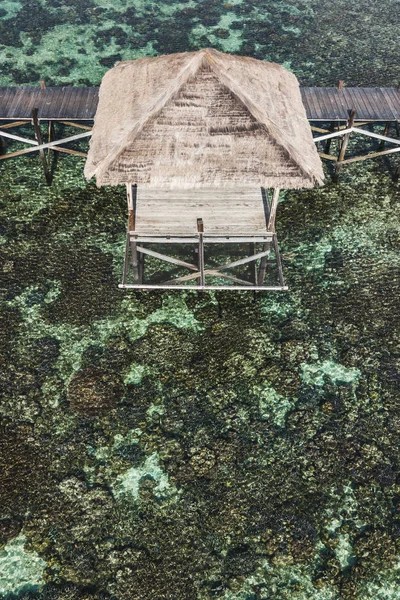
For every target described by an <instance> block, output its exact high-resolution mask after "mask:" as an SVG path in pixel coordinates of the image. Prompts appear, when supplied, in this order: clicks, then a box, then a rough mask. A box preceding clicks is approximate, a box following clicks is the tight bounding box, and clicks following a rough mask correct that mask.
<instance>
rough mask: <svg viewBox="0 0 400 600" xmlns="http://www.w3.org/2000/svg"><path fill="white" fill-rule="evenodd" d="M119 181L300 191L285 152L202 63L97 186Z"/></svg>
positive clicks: (301, 180) (300, 183)
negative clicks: (259, 187) (264, 187)
mask: <svg viewBox="0 0 400 600" xmlns="http://www.w3.org/2000/svg"><path fill="white" fill-rule="evenodd" d="M124 181H126V182H131V183H138V184H139V185H140V184H145V185H146V184H147V185H149V186H152V187H160V188H162V187H165V188H195V187H197V186H198V187H202V186H205V185H209V186H214V185H215V186H222V187H230V186H235V185H240V186H242V187H243V186H246V185H248V186H251V187H254V186H257V185H260V186H269V187H288V188H297V187H306V185H305V183H304V173H303V172H301V171H300V169H299V167H298V165H297V164H296V163H295V162H294V161H293V160H292V159H291V157H290V156H288V153H287V151H285V150H284V149H283V148H282V147H281V146H279V145H277V144H276V142H275V141H274V140H273V139H272V138H271V137H270V135H269V134H268V133H267V131H266V129H265V128H264V126H263V125H262V124H260V123H258V122H257V121H256V119H255V118H254V117H253V116H252V115H251V114H250V112H249V111H248V110H247V109H246V108H245V106H244V105H243V104H242V102H240V101H239V100H238V99H237V98H236V97H235V96H234V94H233V93H232V92H231V91H230V90H229V89H228V88H227V87H225V86H224V85H223V84H222V83H221V82H220V81H219V79H218V78H217V77H216V75H215V74H214V73H213V71H212V70H211V69H210V68H209V67H208V66H207V65H204V66H203V67H202V68H201V70H200V71H199V72H198V73H197V74H196V77H195V78H192V79H191V80H189V81H188V82H187V83H186V84H185V85H184V86H183V87H182V88H181V89H180V90H179V92H178V93H177V94H176V95H175V96H174V97H173V98H172V99H171V100H170V101H169V102H168V103H167V104H166V105H165V106H164V108H163V109H162V110H161V111H160V112H159V113H158V114H157V115H156V116H155V117H153V118H152V119H150V120H149V121H148V122H147V124H146V125H145V126H144V128H143V129H142V131H141V133H140V134H139V135H138V136H137V137H136V139H135V141H134V143H132V144H131V145H129V146H127V147H126V148H125V149H123V150H122V152H121V153H120V154H119V156H118V157H117V158H116V159H115V160H114V161H113V163H111V165H110V166H109V167H108V169H107V170H106V172H104V173H102V175H101V182H100V183H101V184H102V185H107V184H116V183H120V182H124ZM284 182H286V186H285V185H282V184H283V183H284ZM98 183H99V182H98ZM312 185H313V182H312V181H311V180H310V186H309V187H312Z"/></svg>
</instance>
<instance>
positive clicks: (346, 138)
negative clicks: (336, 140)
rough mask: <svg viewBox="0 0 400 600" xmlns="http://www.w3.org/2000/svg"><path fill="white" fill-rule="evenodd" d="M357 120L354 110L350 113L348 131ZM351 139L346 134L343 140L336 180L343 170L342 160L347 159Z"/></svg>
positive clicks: (336, 167)
mask: <svg viewBox="0 0 400 600" xmlns="http://www.w3.org/2000/svg"><path fill="white" fill-rule="evenodd" d="M355 118H356V111H355V110H354V108H353V109H352V110H351V111H350V115H349V120H348V123H347V127H346V129H350V128H351V127H353V125H354V121H355ZM349 138H350V133H345V134H344V136H343V140H342V143H341V146H340V151H339V156H338V160H337V163H336V165H335V179H337V178H338V176H339V171H340V169H341V168H342V165H341V162H342V160H343V159H344V157H345V154H346V148H347V144H348V143H349Z"/></svg>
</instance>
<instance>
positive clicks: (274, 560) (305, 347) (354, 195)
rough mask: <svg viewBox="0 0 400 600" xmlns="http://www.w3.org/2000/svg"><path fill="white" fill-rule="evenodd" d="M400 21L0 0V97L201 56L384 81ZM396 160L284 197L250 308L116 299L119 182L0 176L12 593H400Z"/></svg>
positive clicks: (77, 171) (0, 547)
mask: <svg viewBox="0 0 400 600" xmlns="http://www.w3.org/2000/svg"><path fill="white" fill-rule="evenodd" d="M399 9H400V2H399V0H379V1H375V0H356V1H354V2H349V1H348V0H333V1H332V0H297V1H291V2H290V1H284V0H283V1H275V2H272V1H267V0H232V1H231V2H225V3H223V2H218V1H217V0H189V1H187V2H178V3H176V2H171V1H169V0H166V1H163V2H157V3H156V2H147V1H145V0H140V1H139V0H19V1H18V0H2V1H1V2H0V85H15V84H17V85H23V84H30V85H38V84H39V80H40V79H44V80H45V81H46V83H47V85H60V84H74V85H83V86H86V85H93V84H96V85H98V84H99V82H100V80H101V78H102V76H103V74H104V73H105V72H106V71H107V70H108V69H109V68H111V67H112V66H113V64H114V63H115V62H116V61H118V60H126V59H134V58H137V57H140V56H154V55H157V54H160V53H171V52H177V51H185V50H194V49H198V48H201V47H207V46H213V47H215V48H217V49H220V50H222V51H226V52H235V53H238V54H245V55H249V56H254V57H256V58H259V59H268V60H271V61H274V62H278V63H280V64H283V65H284V66H286V67H287V68H288V69H290V70H291V71H293V72H294V73H295V74H296V75H297V76H298V78H299V80H300V82H301V84H303V85H320V86H326V85H331V86H334V85H336V84H337V81H338V80H339V79H344V80H345V82H346V84H347V85H352V86H369V85H372V86H375V85H376V86H395V85H397V84H398V83H399V82H400V60H399V48H400V39H399V32H400V10H399ZM65 132H66V133H68V130H67V129H66V130H65ZM27 133H28V132H27ZM29 133H30V135H31V132H29ZM392 133H393V134H394V133H395V132H394V130H393V131H392ZM357 144H358V142H357ZM16 147H18V146H13V148H16ZM80 147H81V148H82V147H84V145H81V146H80ZM360 148H361V146H360V147H358V146H355V145H354V143H352V144H351V145H350V147H349V152H352V151H355V150H359V149H360ZM365 149H366V147H365ZM332 151H337V147H336V146H335V145H334V144H332ZM398 156H399V155H397V158H396V155H393V156H392V157H389V158H386V159H383V158H379V159H376V160H371V161H367V162H365V163H353V164H351V165H349V166H346V168H344V169H343V170H342V173H341V176H340V180H339V183H333V182H332V181H331V179H330V176H329V171H328V169H327V170H326V174H327V180H326V185H325V187H323V188H321V189H316V190H311V191H304V192H303V191H289V192H285V193H284V194H283V197H282V202H281V205H280V206H279V210H278V220H277V231H278V236H279V239H280V244H281V250H282V258H283V263H284V272H285V276H286V280H287V283H288V285H289V288H290V289H289V291H288V292H283V293H282V292H281V293H277V292H271V293H262V294H259V295H258V296H256V297H254V295H253V294H252V293H249V292H240V293H239V292H238V293H234V292H229V291H218V292H207V293H202V294H197V293H196V292H193V291H183V292H178V291H175V292H162V291H156V292H151V293H150V292H145V293H136V292H131V291H123V290H120V289H118V283H119V281H120V277H121V271H122V260H123V253H124V237H125V224H126V216H125V191H124V189H123V188H122V187H119V188H102V189H97V188H96V186H95V184H94V182H93V181H90V182H86V181H85V180H84V178H83V166H84V159H82V158H79V157H76V156H69V155H62V156H60V157H59V159H58V164H57V167H56V170H55V174H54V182H53V185H52V186H51V187H49V186H47V185H46V182H45V181H44V177H43V174H42V170H41V166H40V162H39V159H38V157H37V156H36V155H29V156H24V157H19V158H17V159H12V160H8V161H4V162H2V164H1V166H0V234H1V237H0V252H1V264H0V266H1V269H0V270H1V281H0V289H1V293H2V296H1V297H2V300H1V302H2V308H1V317H0V347H1V352H0V361H1V364H0V367H1V368H0V371H1V375H0V389H1V400H0V597H1V598H12V599H16V598H18V599H24V600H28V599H29V600H211V599H219V600H354V599H356V600H389V599H390V600H397V599H400V443H399V442H400V395H399V388H400V371H399V369H400V345H399V340H400V332H399V322H400V308H399V296H400V280H399V266H400V259H399V248H400V228H399V221H400V193H399V189H400V188H399V184H396V183H394V182H393V180H392V179H391V173H393V171H394V169H395V168H396V165H397V164H398V160H399V159H398Z"/></svg>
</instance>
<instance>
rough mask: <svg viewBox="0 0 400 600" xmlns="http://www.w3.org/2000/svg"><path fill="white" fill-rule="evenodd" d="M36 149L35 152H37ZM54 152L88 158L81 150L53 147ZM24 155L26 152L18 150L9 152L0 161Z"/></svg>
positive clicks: (0, 157)
mask: <svg viewBox="0 0 400 600" xmlns="http://www.w3.org/2000/svg"><path fill="white" fill-rule="evenodd" d="M36 149H37V148H34V149H33V150H36ZM51 149H52V150H54V151H55V152H63V153H64V154H73V155H75V156H82V157H83V158H86V157H87V154H86V153H85V152H80V151H79V150H72V148H61V147H59V146H52V147H51ZM22 154H26V152H25V151H24V150H17V151H16V152H7V154H3V155H2V156H0V160H6V159H7V158H14V157H15V156H21V155H22Z"/></svg>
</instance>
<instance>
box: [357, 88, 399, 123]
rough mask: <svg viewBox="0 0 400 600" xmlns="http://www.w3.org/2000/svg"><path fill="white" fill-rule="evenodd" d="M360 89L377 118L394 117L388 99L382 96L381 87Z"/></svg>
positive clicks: (379, 119) (378, 119)
mask: <svg viewBox="0 0 400 600" xmlns="http://www.w3.org/2000/svg"><path fill="white" fill-rule="evenodd" d="M359 89H360V94H362V95H363V96H364V99H365V102H366V103H367V104H368V106H369V107H370V110H371V112H372V114H373V116H374V119H375V120H377V121H381V120H387V119H388V118H389V119H391V118H392V111H391V110H390V108H389V107H388V105H387V102H386V100H385V99H384V98H383V97H382V94H381V92H380V90H379V88H369V89H367V90H365V89H363V88H359Z"/></svg>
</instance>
